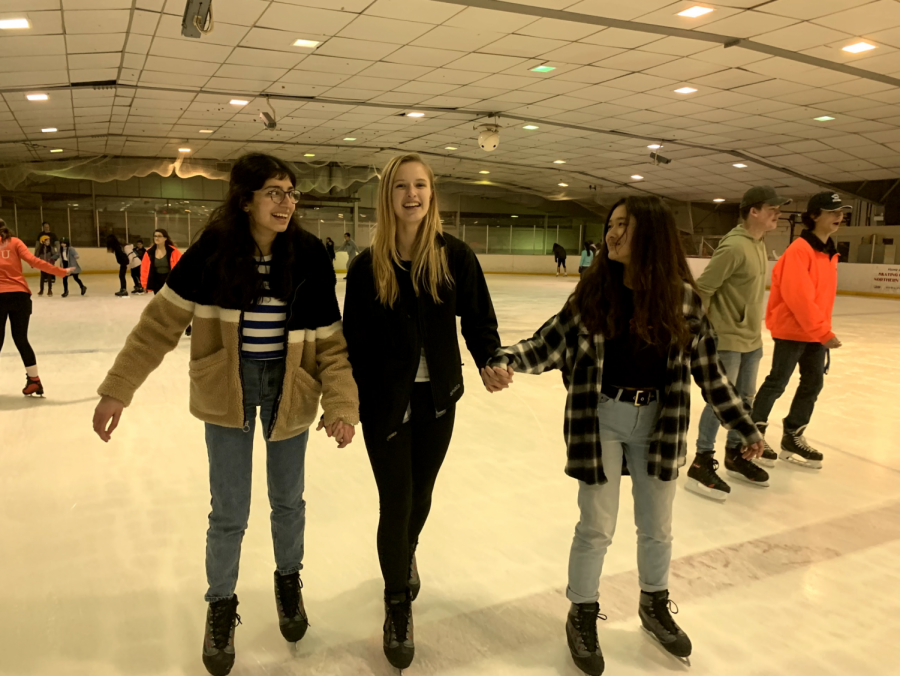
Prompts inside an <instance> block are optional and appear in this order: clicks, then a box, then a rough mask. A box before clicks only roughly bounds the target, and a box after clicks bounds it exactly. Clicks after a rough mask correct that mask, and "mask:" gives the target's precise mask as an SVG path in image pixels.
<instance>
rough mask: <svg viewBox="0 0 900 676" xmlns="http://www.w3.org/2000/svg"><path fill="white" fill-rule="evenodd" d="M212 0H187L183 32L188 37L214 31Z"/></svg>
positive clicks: (195, 36) (182, 22) (182, 24)
mask: <svg viewBox="0 0 900 676" xmlns="http://www.w3.org/2000/svg"><path fill="white" fill-rule="evenodd" d="M211 5H212V0H187V4H186V5H185V7H184V18H183V19H182V20H181V34H182V35H183V36H184V37H186V38H199V37H200V36H201V35H203V34H205V33H209V32H210V31H212V8H211Z"/></svg>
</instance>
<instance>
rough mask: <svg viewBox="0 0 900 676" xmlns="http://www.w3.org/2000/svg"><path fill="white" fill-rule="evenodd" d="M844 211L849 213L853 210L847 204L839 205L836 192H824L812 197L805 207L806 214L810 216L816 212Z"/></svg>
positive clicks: (839, 200) (839, 197)
mask: <svg viewBox="0 0 900 676" xmlns="http://www.w3.org/2000/svg"><path fill="white" fill-rule="evenodd" d="M841 209H845V210H847V211H850V210H851V209H853V207H851V206H850V205H849V204H841V196H840V195H838V194H837V193H836V192H831V191H830V190H826V191H825V192H820V193H816V194H815V195H813V196H812V197H811V198H810V200H809V204H808V205H807V206H806V213H808V214H811V213H815V212H817V211H840V210H841Z"/></svg>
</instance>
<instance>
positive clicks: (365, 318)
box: [344, 234, 500, 439]
mask: <svg viewBox="0 0 900 676" xmlns="http://www.w3.org/2000/svg"><path fill="white" fill-rule="evenodd" d="M438 245H439V246H441V247H443V248H444V250H445V251H446V252H447V260H448V262H449V266H450V275H451V276H452V278H453V284H452V285H449V286H448V285H445V286H444V287H443V288H442V289H441V292H440V297H441V301H442V302H441V303H440V304H438V303H435V302H434V299H433V298H432V297H431V294H429V293H428V292H426V291H422V292H421V293H420V295H419V296H418V297H417V296H416V295H415V292H414V290H413V285H412V281H411V279H410V275H409V273H408V272H407V271H406V270H403V269H399V268H396V267H395V273H396V274H397V279H398V282H400V284H399V286H400V293H399V296H398V298H397V301H396V303H394V306H393V307H390V308H388V307H385V306H384V305H382V304H381V303H380V302H379V301H378V297H377V293H376V290H375V278H374V276H373V272H372V252H371V250H369V249H366V250H365V251H364V252H363V253H362V254H360V255H359V256H357V257H356V259H355V260H354V261H353V263H352V264H351V266H350V270H349V272H348V274H347V295H346V299H345V301H344V336H345V337H346V339H347V348H348V351H349V354H350V364H351V366H352V367H353V377H354V379H355V380H356V384H357V386H358V387H359V399H360V420H361V421H362V423H363V425H364V426H366V427H367V428H370V429H371V430H373V431H374V432H375V433H376V434H377V435H378V436H380V437H382V438H385V439H387V438H390V437H391V436H392V435H393V434H394V433H396V432H397V431H398V430H399V428H400V426H401V425H402V424H403V417H404V414H405V413H406V408H407V406H408V405H409V398H410V394H411V392H412V387H413V383H414V382H415V379H416V371H417V370H418V367H419V358H420V354H421V351H422V348H423V347H424V348H425V358H426V361H427V362H428V371H429V374H430V378H431V391H432V394H433V396H434V405H435V410H436V411H444V410H446V409H447V408H449V407H450V406H451V405H452V404H453V403H455V402H457V401H459V399H460V397H462V395H463V391H464V388H463V377H462V360H461V357H460V351H459V340H458V338H457V331H456V318H457V317H460V318H461V322H460V323H461V328H462V334H463V338H465V341H466V346H467V347H468V348H469V352H471V354H472V356H473V357H474V359H475V364H476V365H477V366H478V368H479V369H481V368H482V367H484V366H485V365H486V364H487V362H488V360H490V359H491V358H492V357H493V355H494V352H495V351H496V350H497V348H499V347H500V336H499V335H498V334H497V317H496V315H495V314H494V306H493V304H492V303H491V296H490V293H489V292H488V288H487V283H486V282H485V279H484V273H483V272H482V271H481V265H479V263H478V259H477V258H476V257H475V253H474V252H473V251H472V249H470V248H469V246H468V245H467V244H465V243H464V242H461V241H460V240H458V239H456V238H455V237H452V236H450V235H446V234H445V235H439V236H438Z"/></svg>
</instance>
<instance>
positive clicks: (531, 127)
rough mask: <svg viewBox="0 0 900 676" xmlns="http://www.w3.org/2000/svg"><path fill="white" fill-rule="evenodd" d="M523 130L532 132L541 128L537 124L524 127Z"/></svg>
mask: <svg viewBox="0 0 900 676" xmlns="http://www.w3.org/2000/svg"><path fill="white" fill-rule="evenodd" d="M522 129H528V130H529V131H532V130H534V129H540V127H538V126H537V125H536V124H526V125H525V126H524V127H522Z"/></svg>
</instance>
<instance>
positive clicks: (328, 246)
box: [325, 242, 334, 260]
mask: <svg viewBox="0 0 900 676" xmlns="http://www.w3.org/2000/svg"><path fill="white" fill-rule="evenodd" d="M325 250H326V251H327V252H328V256H329V257H330V258H331V260H334V244H331V243H330V242H325Z"/></svg>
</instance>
